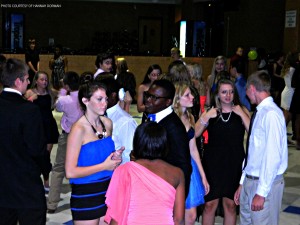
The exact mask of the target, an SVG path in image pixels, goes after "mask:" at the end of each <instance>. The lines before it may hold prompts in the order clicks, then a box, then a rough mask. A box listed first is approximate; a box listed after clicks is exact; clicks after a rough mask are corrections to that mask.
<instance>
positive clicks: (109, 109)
mask: <svg viewBox="0 0 300 225" xmlns="http://www.w3.org/2000/svg"><path fill="white" fill-rule="evenodd" d="M118 108H120V109H122V108H121V107H120V106H119V103H117V104H115V105H114V106H112V107H110V108H108V109H106V113H107V116H108V117H109V116H110V115H111V114H113V113H114V112H115V111H117V110H118Z"/></svg>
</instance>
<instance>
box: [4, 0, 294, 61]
mask: <svg viewBox="0 0 300 225" xmlns="http://www.w3.org/2000/svg"><path fill="white" fill-rule="evenodd" d="M41 2H42V0H41ZM215 2H218V1H215ZM224 2H225V4H226V1H224ZM235 2H237V4H239V5H238V7H226V10H229V11H226V12H225V13H224V21H223V22H222V21H221V22H220V21H218V26H224V34H221V33H216V34H215V35H216V37H215V38H214V39H212V40H213V43H211V47H215V46H220V47H218V48H217V50H214V54H213V55H211V57H214V56H216V55H221V54H222V55H225V56H231V55H232V54H233V52H234V50H235V47H236V46H237V45H243V46H244V47H245V48H246V49H247V48H249V47H263V48H265V49H266V50H267V51H268V52H276V51H280V50H282V48H283V37H284V13H285V0H276V1H274V0H264V1H261V0H240V1H235ZM297 2H299V1H297ZM207 4H208V2H204V3H203V2H194V1H192V0H186V1H182V5H180V6H179V8H181V10H180V18H181V19H186V20H204V21H206V22H207V23H209V26H211V27H213V26H214V24H212V23H213V22H214V21H212V18H219V16H220V15H221V14H222V12H220V11H218V10H219V9H218V10H217V11H212V12H214V13H216V15H213V14H212V12H209V10H206V9H207V8H206V5H207ZM297 4H298V5H299V3H297ZM230 8H232V11H230V10H231V9H230ZM237 9H238V10H237ZM177 11H178V6H177V5H165V4H134V3H111V2H94V1H84V2H82V1H63V2H61V7H60V8H38V9H37V8H4V7H2V8H0V12H1V15H4V14H6V13H11V12H15V13H24V15H25V34H24V37H25V40H27V39H28V37H30V36H35V37H36V39H37V41H38V44H39V46H42V47H44V46H48V42H49V38H54V40H55V43H60V44H62V45H63V46H66V47H69V48H71V49H85V48H92V49H93V48H95V47H99V46H100V47H102V48H103V49H106V48H109V47H110V44H109V43H108V42H107V41H106V39H105V36H106V35H108V36H109V35H114V33H115V34H117V36H118V35H119V36H122V35H123V36H126V35H131V36H132V38H133V39H135V40H136V42H135V43H138V40H137V39H138V24H139V18H141V17H144V18H145V17H147V18H154V19H160V20H161V21H162V37H161V52H160V55H169V54H170V53H169V50H170V48H171V47H173V46H172V45H173V42H172V35H174V36H177V38H178V26H177V25H178V24H177V23H176V21H175V19H176V18H177V17H175V12H177ZM0 17H2V16H0ZM177 19H178V18H177ZM1 20H2V18H1V19H0V22H1ZM218 20H219V19H218ZM1 25H3V24H2V23H1ZM1 27H2V26H1ZM211 27H208V28H207V33H209V28H211ZM2 28H3V27H2ZM212 30H214V28H212ZM125 31H126V32H125ZM212 33H213V34H214V32H212ZM220 35H221V36H220ZM103 36H104V37H103ZM2 37H3V29H1V31H0V38H1V39H2ZM125 39H126V38H124V40H125ZM122 44H124V43H123V41H122ZM125 45H128V46H129V47H128V48H136V46H134V45H136V44H132V43H125ZM1 48H2V41H0V49H1Z"/></svg>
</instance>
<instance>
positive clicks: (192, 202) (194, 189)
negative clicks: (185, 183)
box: [185, 128, 205, 209]
mask: <svg viewBox="0 0 300 225" xmlns="http://www.w3.org/2000/svg"><path fill="white" fill-rule="evenodd" d="M187 135H188V137H189V140H191V139H192V138H193V137H194V136H195V130H194V129H193V128H190V129H189V131H188V132H187ZM191 164H192V168H193V171H192V174H191V182H190V189H189V194H188V196H187V198H186V200H185V208H186V209H190V208H193V207H197V206H198V205H202V204H204V202H205V201H204V196H205V189H204V186H203V183H202V178H201V175H200V172H199V169H198V166H197V164H196V162H195V161H194V160H193V158H191Z"/></svg>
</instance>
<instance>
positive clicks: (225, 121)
mask: <svg viewBox="0 0 300 225" xmlns="http://www.w3.org/2000/svg"><path fill="white" fill-rule="evenodd" d="M231 113H232V111H231V112H230V113H229V116H228V118H227V120H224V118H223V115H222V113H221V115H220V117H221V119H222V121H223V122H224V123H227V122H228V120H229V119H230V116H231Z"/></svg>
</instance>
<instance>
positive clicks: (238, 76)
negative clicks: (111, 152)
mask: <svg viewBox="0 0 300 225" xmlns="http://www.w3.org/2000/svg"><path fill="white" fill-rule="evenodd" d="M230 74H231V76H232V77H233V78H235V87H236V89H237V91H238V94H239V96H240V101H241V103H242V105H244V106H245V107H246V108H247V109H248V110H249V111H251V104H250V102H249V99H248V97H247V95H246V83H247V80H246V79H245V77H244V75H243V74H245V63H244V61H243V60H241V59H236V60H233V61H232V62H231V65H230Z"/></svg>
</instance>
